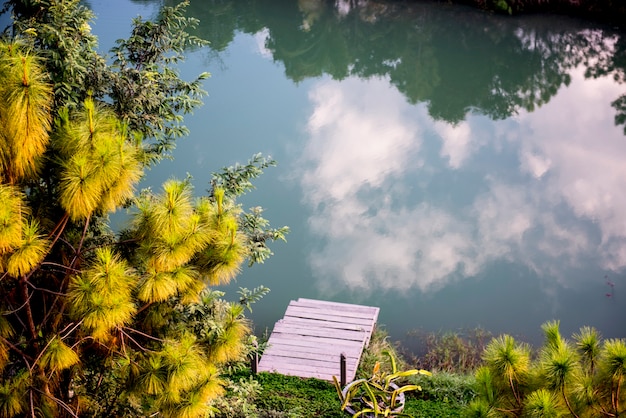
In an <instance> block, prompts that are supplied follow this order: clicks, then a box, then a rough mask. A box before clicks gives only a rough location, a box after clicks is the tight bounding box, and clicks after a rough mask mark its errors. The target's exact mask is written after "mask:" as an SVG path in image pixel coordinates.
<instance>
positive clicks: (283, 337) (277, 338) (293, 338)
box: [267, 331, 360, 350]
mask: <svg viewBox="0 0 626 418" xmlns="http://www.w3.org/2000/svg"><path fill="white" fill-rule="evenodd" d="M285 342H286V343H288V344H293V345H309V346H314V345H316V346H320V347H337V349H338V350H340V349H345V348H346V347H347V348H349V347H357V348H358V347H360V344H355V343H354V342H353V341H350V340H337V339H334V338H323V337H314V336H307V335H293V334H290V333H282V332H278V331H277V332H275V333H272V335H271V337H270V339H269V340H268V341H267V343H268V345H272V344H274V345H276V344H282V343H285Z"/></svg>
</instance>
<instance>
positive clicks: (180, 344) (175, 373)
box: [163, 334, 207, 395]
mask: <svg viewBox="0 0 626 418" xmlns="http://www.w3.org/2000/svg"><path fill="white" fill-rule="evenodd" d="M163 358H164V365H165V366H166V367H167V370H168V389H169V391H170V392H171V393H173V394H177V395H180V394H181V393H182V392H184V391H187V390H190V389H191V388H193V387H194V386H195V385H196V384H198V382H200V381H202V380H203V379H205V378H206V377H207V373H206V372H207V369H206V364H207V359H206V358H205V357H204V355H203V352H202V349H201V348H200V346H199V345H198V343H197V342H196V339H195V337H194V336H192V335H190V334H184V335H183V336H181V338H180V340H178V341H169V342H168V343H167V344H166V345H165V347H164V350H163Z"/></svg>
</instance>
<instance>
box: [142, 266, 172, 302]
mask: <svg viewBox="0 0 626 418" xmlns="http://www.w3.org/2000/svg"><path fill="white" fill-rule="evenodd" d="M177 290H178V284H177V283H176V280H175V279H174V278H173V277H172V274H171V273H167V272H157V271H155V270H152V271H149V272H148V273H147V274H146V275H145V276H144V277H143V279H142V280H141V282H140V284H139V291H138V292H137V297H138V298H139V300H141V301H143V302H147V303H152V302H162V301H164V300H167V299H168V298H170V297H172V296H174V295H175V294H176V292H177Z"/></svg>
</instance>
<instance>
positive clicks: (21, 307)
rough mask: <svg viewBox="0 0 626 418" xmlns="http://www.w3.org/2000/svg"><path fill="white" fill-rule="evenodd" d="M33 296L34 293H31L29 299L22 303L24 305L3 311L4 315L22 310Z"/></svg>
mask: <svg viewBox="0 0 626 418" xmlns="http://www.w3.org/2000/svg"><path fill="white" fill-rule="evenodd" d="M32 297H33V294H32V293H31V294H30V296H29V297H28V300H27V301H26V302H24V303H22V305H21V306H20V307H19V308H16V309H13V310H12V311H7V312H3V313H2V315H12V314H14V313H17V312H19V311H20V310H22V309H23V308H24V306H26V304H27V303H28V302H30V298H32Z"/></svg>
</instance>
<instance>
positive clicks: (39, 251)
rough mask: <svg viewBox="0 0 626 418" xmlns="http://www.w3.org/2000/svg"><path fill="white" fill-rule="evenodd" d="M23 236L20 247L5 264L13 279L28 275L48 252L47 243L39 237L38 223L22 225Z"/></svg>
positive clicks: (34, 221) (29, 222) (31, 222)
mask: <svg viewBox="0 0 626 418" xmlns="http://www.w3.org/2000/svg"><path fill="white" fill-rule="evenodd" d="M23 234H24V235H23V237H22V242H21V244H20V246H19V247H18V248H16V249H15V251H14V252H13V253H12V254H11V255H10V256H9V258H8V260H7V263H6V270H7V272H8V273H9V274H10V275H12V276H14V277H19V276H22V275H24V274H27V273H29V272H30V271H31V270H32V269H33V268H34V267H35V266H37V265H38V264H39V263H41V261H43V259H44V257H45V256H46V254H47V251H48V241H47V240H46V239H45V238H44V237H43V236H42V235H39V223H38V222H37V221H36V220H32V221H28V222H26V223H25V224H23Z"/></svg>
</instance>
